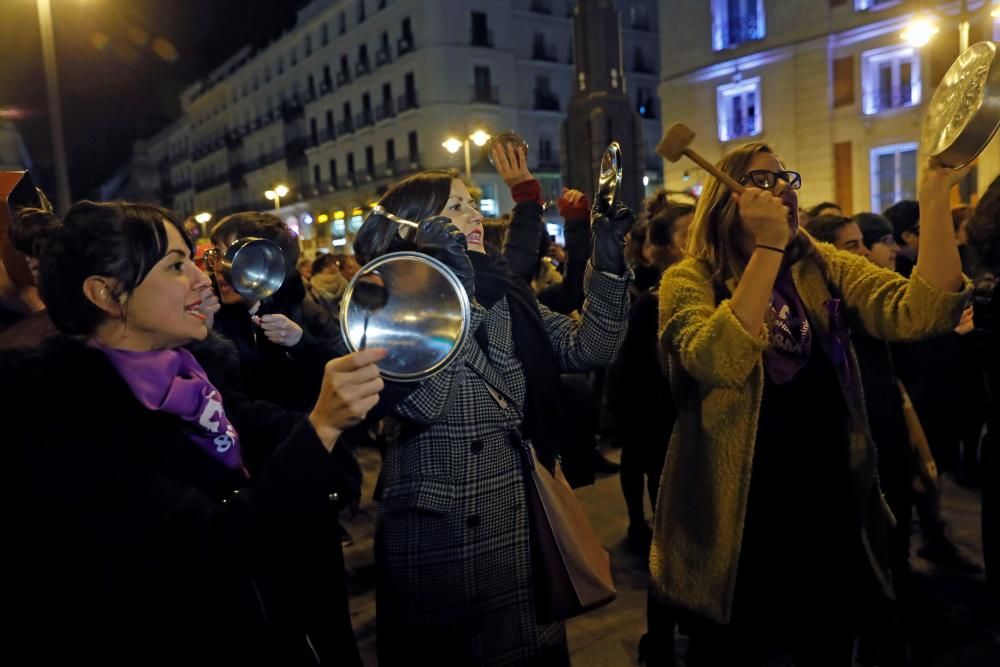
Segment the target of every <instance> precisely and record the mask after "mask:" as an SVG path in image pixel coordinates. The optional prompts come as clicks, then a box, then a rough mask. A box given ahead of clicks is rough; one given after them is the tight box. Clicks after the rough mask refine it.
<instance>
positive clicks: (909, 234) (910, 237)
mask: <svg viewBox="0 0 1000 667" xmlns="http://www.w3.org/2000/svg"><path fill="white" fill-rule="evenodd" d="M882 215H883V216H885V218H886V219H887V220H888V221H889V222H890V223H891V224H892V235H893V237H894V238H895V239H896V243H897V244H899V253H898V254H897V255H896V270H897V271H899V273H901V274H903V275H904V276H906V277H907V278H909V277H910V272H912V271H913V267H914V265H915V264H916V262H917V256H918V252H919V251H920V205H919V203H917V202H915V201H913V200H912V199H903V200H902V201H898V202H896V203H895V204H893V205H892V206H890V207H889V208H887V209H886V210H885V211H883V212H882Z"/></svg>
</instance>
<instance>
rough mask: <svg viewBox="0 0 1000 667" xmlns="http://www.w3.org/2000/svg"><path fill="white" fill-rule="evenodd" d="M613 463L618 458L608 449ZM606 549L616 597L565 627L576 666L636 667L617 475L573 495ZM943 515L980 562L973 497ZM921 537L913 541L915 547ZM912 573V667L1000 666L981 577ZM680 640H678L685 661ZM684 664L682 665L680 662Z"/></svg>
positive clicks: (366, 539) (998, 609) (954, 496)
mask: <svg viewBox="0 0 1000 667" xmlns="http://www.w3.org/2000/svg"><path fill="white" fill-rule="evenodd" d="M607 454H608V457H609V458H613V459H616V458H617V454H618V453H617V452H615V451H609V452H608V453H607ZM359 458H360V460H361V465H362V468H363V469H364V471H365V490H364V498H365V500H364V502H363V503H362V506H361V512H360V513H359V514H358V516H356V517H354V518H351V519H346V520H345V522H344V523H345V526H346V527H347V528H348V530H349V531H350V532H351V534H352V535H353V536H354V540H355V541H354V544H353V545H352V546H349V547H347V548H346V549H345V550H344V555H345V559H346V562H347V567H348V570H349V579H350V582H351V611H352V615H353V620H354V628H355V633H356V635H357V638H358V643H359V645H360V647H361V652H362V656H363V657H364V659H365V664H366V665H372V666H374V665H376V664H377V661H376V658H375V581H374V555H373V550H372V537H373V534H374V521H375V505H374V503H372V501H371V495H372V487H373V486H374V483H375V478H376V476H377V475H378V467H379V458H378V454H377V453H376V452H375V451H374V450H372V449H362V450H361V452H360V456H359ZM578 495H579V497H580V499H581V500H582V501H583V503H584V505H585V507H586V508H587V511H588V513H589V515H590V518H591V521H592V523H593V524H594V526H595V527H596V528H597V531H598V533H599V534H600V536H601V539H602V541H603V542H604V545H605V547H607V548H608V550H609V551H610V552H611V558H612V563H613V567H614V575H615V582H616V585H617V586H618V599H617V600H616V601H615V602H613V603H612V604H610V605H608V606H607V607H604V608H602V609H599V610H596V611H594V612H591V613H590V614H587V615H585V616H583V617H580V618H577V619H574V620H572V621H570V622H569V624H568V634H569V643H570V651H571V653H572V658H573V665H574V667H617V666H619V665H621V666H625V665H635V664H637V659H638V654H637V651H636V646H637V643H638V641H639V637H640V636H641V635H642V634H643V632H644V630H645V623H646V587H647V582H648V575H647V574H646V564H645V561H644V559H642V558H640V557H638V556H636V555H634V554H633V553H632V552H631V551H629V550H628V548H627V547H626V545H625V543H624V536H625V530H626V527H627V519H626V513H625V501H624V500H623V498H622V494H621V488H620V487H619V484H618V477H617V475H614V476H606V477H603V478H599V479H598V481H597V483H596V484H594V485H593V486H589V487H586V488H583V489H580V490H579V491H578ZM944 513H945V516H946V519H947V520H948V522H949V523H950V525H951V529H952V530H951V532H952V536H953V538H954V539H955V541H956V543H958V544H959V545H960V546H961V547H962V549H963V550H964V551H965V552H966V553H968V554H970V555H972V556H973V557H974V558H975V559H976V560H978V561H979V562H980V563H981V562H982V553H981V548H980V535H979V496H978V493H976V492H974V491H969V490H967V489H964V488H962V487H959V486H957V485H955V484H950V485H946V487H945V497H944ZM918 544H919V537H917V536H914V548H915V547H916V546H917V545H918ZM912 562H913V566H914V570H915V571H916V572H918V573H919V574H920V580H921V582H922V584H923V586H924V588H925V590H926V591H927V596H928V599H929V600H930V601H931V602H930V603H929V604H928V606H927V609H926V610H925V611H924V613H922V614H921V615H920V617H921V619H922V620H921V623H920V627H919V628H918V632H917V635H918V638H919V643H918V645H917V646H916V647H915V648H914V655H913V660H914V664H915V665H919V666H928V667H959V666H961V667H980V666H982V667H998V666H1000V597H997V596H995V595H994V594H991V593H990V592H989V591H988V590H987V588H986V583H985V580H984V579H983V577H982V576H976V577H970V576H961V575H955V574H950V573H948V572H941V571H938V570H937V569H935V568H934V567H933V566H932V565H930V564H929V563H927V562H926V561H924V560H922V559H920V558H918V557H916V556H914V557H913V559H912ZM684 647H685V642H684V639H683V638H682V637H681V638H679V639H678V651H679V653H680V654H681V657H682V656H683V650H684ZM679 664H681V665H683V660H680V661H679Z"/></svg>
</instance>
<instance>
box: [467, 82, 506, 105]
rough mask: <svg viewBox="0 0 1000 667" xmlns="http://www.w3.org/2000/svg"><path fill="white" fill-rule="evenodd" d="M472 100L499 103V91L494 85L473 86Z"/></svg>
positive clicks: (482, 102)
mask: <svg viewBox="0 0 1000 667" xmlns="http://www.w3.org/2000/svg"><path fill="white" fill-rule="evenodd" d="M472 101H473V102H474V103H478V104H500V91H499V90H498V89H497V87H496V86H473V87H472Z"/></svg>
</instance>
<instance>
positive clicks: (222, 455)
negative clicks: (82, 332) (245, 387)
mask: <svg viewBox="0 0 1000 667" xmlns="http://www.w3.org/2000/svg"><path fill="white" fill-rule="evenodd" d="M91 345H93V347H96V348H97V349H98V350H100V351H101V352H103V353H104V354H105V356H107V358H108V361H110V362H111V365H112V366H114V367H115V368H116V369H117V370H118V373H119V374H121V376H122V379H123V380H125V383H126V384H127V385H128V386H129V388H131V389H132V393H133V394H135V397H136V399H138V400H139V402H140V403H142V404H143V405H144V406H145V407H147V408H149V409H150V410H162V411H163V412H169V413H170V414H174V415H177V416H178V417H180V418H181V419H182V420H184V421H185V422H186V423H187V425H188V427H189V433H188V437H189V438H190V439H191V440H192V441H193V442H194V443H195V444H196V445H198V446H199V447H201V449H202V450H204V451H205V453H207V454H208V455H209V456H211V457H212V458H214V459H215V460H217V461H219V462H220V463H222V465H224V466H226V467H227V468H229V469H230V470H235V471H239V472H240V473H242V474H243V475H244V476H249V475H248V473H247V470H246V468H244V467H243V459H242V457H241V456H240V438H239V435H237V433H236V429H235V428H234V427H233V425H232V424H231V423H230V422H229V419H228V418H227V417H226V413H225V411H224V410H223V408H222V396H221V395H219V391H218V389H216V388H215V387H214V386H212V383H211V382H209V381H208V376H207V375H206V374H205V369H203V368H202V367H201V364H199V363H198V361H197V360H196V359H195V358H194V356H193V355H192V354H191V353H190V352H188V351H187V350H185V349H182V348H179V349H175V350H157V351H152V352H132V351H129V350H117V349H112V348H110V347H106V346H104V345H102V344H100V343H98V342H96V341H91Z"/></svg>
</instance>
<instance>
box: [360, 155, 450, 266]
mask: <svg viewBox="0 0 1000 667" xmlns="http://www.w3.org/2000/svg"><path fill="white" fill-rule="evenodd" d="M456 178H458V173H457V172H456V171H454V170H451V169H447V170H445V169H434V170H429V171H422V172H420V173H417V174H413V175H412V176H408V177H406V178H404V179H403V180H401V181H399V182H398V183H396V184H394V185H393V186H392V187H390V188H389V189H388V190H386V192H385V194H384V195H382V198H381V199H380V200H379V202H378V203H379V205H380V206H381V207H382V208H384V209H385V210H387V211H388V212H389V213H392V214H393V215H396V216H398V217H400V218H403V219H404V220H412V221H413V222H420V221H421V220H424V219H426V218H429V217H432V216H435V215H438V214H440V213H441V211H443V210H444V207H445V204H447V203H448V195H449V193H450V192H451V182H452V181H453V180H455V179H456ZM399 232H400V225H399V224H398V223H395V222H392V221H391V220H389V219H388V218H386V217H385V216H382V215H377V214H374V213H373V214H371V215H369V216H368V219H367V220H365V222H364V224H362V225H361V229H359V230H358V233H357V235H356V236H355V237H354V244H353V245H354V254H355V255H357V258H358V261H359V262H360V263H361V264H367V263H368V262H370V261H371V260H373V259H375V258H376V257H380V256H382V255H384V254H386V253H388V252H396V251H397V250H408V249H411V248H412V247H413V244H412V243H410V242H408V241H406V240H405V239H404V237H403V236H401V235H400V233H399ZM405 233H406V235H407V237H408V236H409V232H405Z"/></svg>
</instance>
